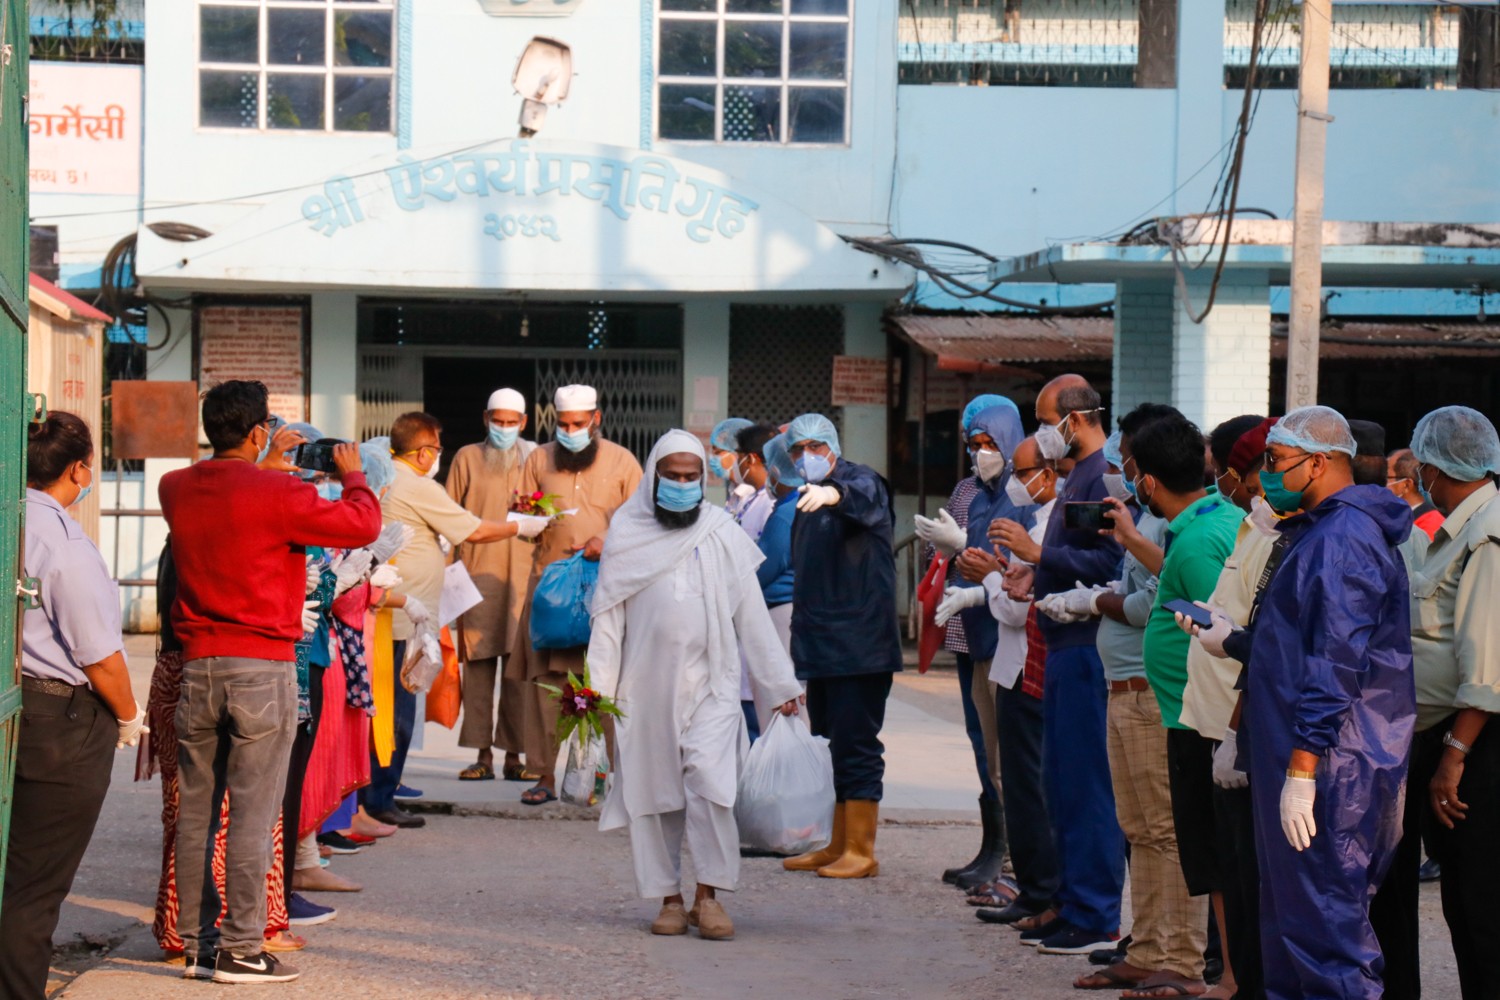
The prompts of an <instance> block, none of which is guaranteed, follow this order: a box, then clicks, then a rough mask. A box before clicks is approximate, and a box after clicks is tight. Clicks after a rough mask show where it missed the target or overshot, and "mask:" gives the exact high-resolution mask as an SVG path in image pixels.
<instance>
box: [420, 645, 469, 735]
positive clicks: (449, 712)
mask: <svg viewBox="0 0 1500 1000" xmlns="http://www.w3.org/2000/svg"><path fill="white" fill-rule="evenodd" d="M438 645H439V646H441V647H442V648H443V672H442V673H440V674H438V675H437V679H436V680H434V681H433V682H432V689H431V690H430V691H428V692H427V721H428V722H436V723H437V724H438V725H441V726H445V727H447V728H448V729H452V728H453V727H454V726H456V725H458V712H459V709H460V708H461V707H462V706H463V703H464V694H463V681H462V679H461V678H460V676H459V672H458V649H457V647H455V646H454V645H453V636H452V635H450V634H449V632H448V628H447V626H446V625H445V626H444V627H443V630H442V631H441V632H439V633H438Z"/></svg>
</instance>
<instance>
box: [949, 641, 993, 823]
mask: <svg viewBox="0 0 1500 1000" xmlns="http://www.w3.org/2000/svg"><path fill="white" fill-rule="evenodd" d="M953 657H954V659H956V660H957V661H958V694H959V698H960V699H961V700H962V702H963V706H964V732H965V733H967V734H968V736H969V746H971V747H973V748H974V770H975V771H977V772H978V773H979V797H980V798H982V799H993V798H994V797H995V783H994V782H993V781H991V780H990V764H989V760H988V757H987V755H986V754H985V752H984V730H983V729H981V728H980V725H979V709H977V708H975V707H974V658H973V657H972V656H970V655H969V654H968V653H954V654H953Z"/></svg>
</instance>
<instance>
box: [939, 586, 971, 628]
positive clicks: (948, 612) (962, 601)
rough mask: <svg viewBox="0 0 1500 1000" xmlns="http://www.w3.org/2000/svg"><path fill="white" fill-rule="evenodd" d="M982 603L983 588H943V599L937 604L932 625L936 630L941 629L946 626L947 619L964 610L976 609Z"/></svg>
mask: <svg viewBox="0 0 1500 1000" xmlns="http://www.w3.org/2000/svg"><path fill="white" fill-rule="evenodd" d="M983 603H984V588H983V587H947V588H944V590H943V599H942V600H941V601H939V602H938V606H937V613H936V614H935V615H933V617H932V621H933V624H935V625H936V626H937V627H938V628H942V627H943V626H944V625H946V624H948V620H949V619H951V618H952V617H953V616H954V615H956V614H958V613H959V612H960V611H962V610H963V609H964V608H977V607H979V606H980V605H981V604H983Z"/></svg>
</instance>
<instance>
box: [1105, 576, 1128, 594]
mask: <svg viewBox="0 0 1500 1000" xmlns="http://www.w3.org/2000/svg"><path fill="white" fill-rule="evenodd" d="M1106 589H1107V590H1108V591H1109V592H1110V593H1111V594H1118V595H1120V596H1121V597H1124V596H1125V581H1124V580H1111V581H1109V586H1108V587H1107V588H1106Z"/></svg>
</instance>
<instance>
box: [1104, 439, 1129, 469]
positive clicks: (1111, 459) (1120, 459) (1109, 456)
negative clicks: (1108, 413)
mask: <svg viewBox="0 0 1500 1000" xmlns="http://www.w3.org/2000/svg"><path fill="white" fill-rule="evenodd" d="M1104 460H1105V461H1106V462H1108V463H1109V464H1110V465H1113V466H1114V467H1115V468H1117V469H1123V468H1125V456H1124V455H1122V454H1120V432H1119V431H1115V432H1114V433H1113V434H1111V435H1110V436H1109V440H1107V441H1105V442H1104Z"/></svg>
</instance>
